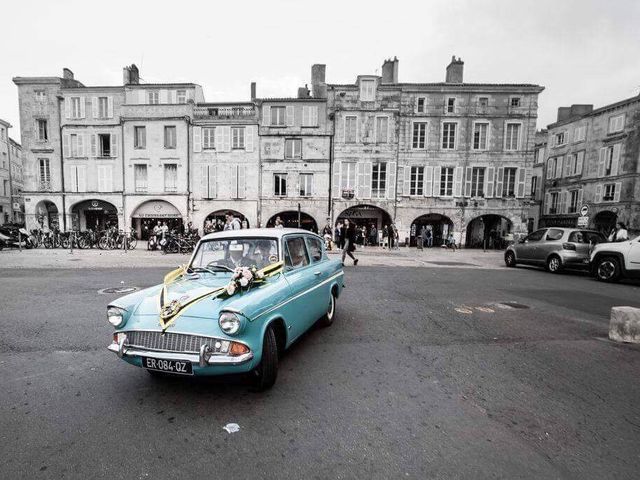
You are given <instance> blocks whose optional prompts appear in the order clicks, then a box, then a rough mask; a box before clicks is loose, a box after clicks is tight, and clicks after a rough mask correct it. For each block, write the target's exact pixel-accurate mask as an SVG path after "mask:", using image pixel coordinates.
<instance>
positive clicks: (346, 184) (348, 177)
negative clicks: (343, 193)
mask: <svg viewBox="0 0 640 480" xmlns="http://www.w3.org/2000/svg"><path fill="white" fill-rule="evenodd" d="M341 175H342V178H340V182H341V183H340V185H341V186H342V189H343V190H353V189H354V188H355V186H356V164H355V163H353V162H342V172H341Z"/></svg>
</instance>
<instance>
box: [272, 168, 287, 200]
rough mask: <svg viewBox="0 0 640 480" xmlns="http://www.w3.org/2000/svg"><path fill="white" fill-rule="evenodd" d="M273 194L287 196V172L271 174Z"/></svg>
mask: <svg viewBox="0 0 640 480" xmlns="http://www.w3.org/2000/svg"><path fill="white" fill-rule="evenodd" d="M273 194H274V195H275V196H276V197H286V196H287V174H286V173H275V174H274V175H273Z"/></svg>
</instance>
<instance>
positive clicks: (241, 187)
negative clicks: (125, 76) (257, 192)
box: [238, 165, 247, 198]
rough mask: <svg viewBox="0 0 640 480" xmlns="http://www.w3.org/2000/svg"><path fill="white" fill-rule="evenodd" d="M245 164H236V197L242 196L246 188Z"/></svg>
mask: <svg viewBox="0 0 640 480" xmlns="http://www.w3.org/2000/svg"><path fill="white" fill-rule="evenodd" d="M246 173H247V171H246V166H245V165H238V198H244V197H245V196H246V195H245V190H246V177H247V175H246Z"/></svg>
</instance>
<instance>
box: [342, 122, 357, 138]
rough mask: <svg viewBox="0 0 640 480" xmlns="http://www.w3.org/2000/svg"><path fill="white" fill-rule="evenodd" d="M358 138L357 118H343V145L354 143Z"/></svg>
mask: <svg viewBox="0 0 640 480" xmlns="http://www.w3.org/2000/svg"><path fill="white" fill-rule="evenodd" d="M357 136H358V117H356V116H348V117H345V118H344V143H356V142H357Z"/></svg>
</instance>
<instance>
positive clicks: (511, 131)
mask: <svg viewBox="0 0 640 480" xmlns="http://www.w3.org/2000/svg"><path fill="white" fill-rule="evenodd" d="M519 145H520V124H519V123H507V131H506V135H505V145H504V149H505V150H518V147H519Z"/></svg>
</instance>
